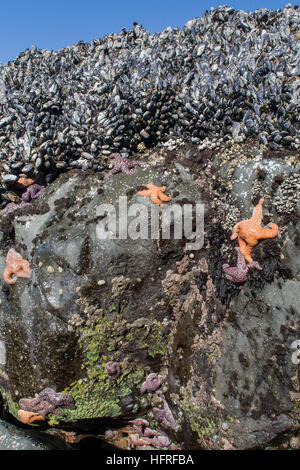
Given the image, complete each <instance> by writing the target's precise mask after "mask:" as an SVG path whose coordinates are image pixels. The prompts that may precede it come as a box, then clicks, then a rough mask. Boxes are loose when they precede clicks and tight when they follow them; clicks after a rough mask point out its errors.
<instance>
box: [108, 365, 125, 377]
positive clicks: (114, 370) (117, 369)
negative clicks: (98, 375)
mask: <svg viewBox="0 0 300 470" xmlns="http://www.w3.org/2000/svg"><path fill="white" fill-rule="evenodd" d="M105 369H106V372H107V373H108V375H116V376H117V377H118V376H119V375H120V374H121V366H120V364H119V363H118V362H113V361H110V362H108V363H107V364H106V366H105Z"/></svg>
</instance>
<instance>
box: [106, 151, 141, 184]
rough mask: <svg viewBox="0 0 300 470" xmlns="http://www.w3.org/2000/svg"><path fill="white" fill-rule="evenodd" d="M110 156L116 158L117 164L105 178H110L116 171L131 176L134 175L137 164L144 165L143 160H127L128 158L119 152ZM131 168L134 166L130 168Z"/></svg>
mask: <svg viewBox="0 0 300 470" xmlns="http://www.w3.org/2000/svg"><path fill="white" fill-rule="evenodd" d="M110 158H114V159H115V166H114V168H113V169H112V170H110V171H109V172H108V173H107V175H105V177H104V178H105V179H107V178H110V176H112V175H114V174H115V173H120V172H122V173H123V174H124V175H126V176H129V175H134V174H135V173H136V168H135V167H136V166H142V165H144V163H143V162H137V161H134V160H131V161H130V160H127V159H126V158H123V157H122V156H121V155H120V154H119V153H112V154H111V155H110ZM130 168H133V169H132V170H130Z"/></svg>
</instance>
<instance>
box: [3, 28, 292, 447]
mask: <svg viewBox="0 0 300 470" xmlns="http://www.w3.org/2000/svg"><path fill="white" fill-rule="evenodd" d="M190 27H192V25H190ZM189 149H190V151H191V152H190V155H191V157H190V158H186V155H187V148H186V146H183V148H182V149H181V151H179V152H176V153H174V152H173V153H172V152H167V154H164V153H163V152H162V153H160V155H159V157H160V158H158V155H153V156H152V160H151V163H150V162H149V163H148V165H147V166H144V167H139V168H138V169H137V172H136V174H134V175H129V176H125V175H123V174H121V173H118V174H116V175H113V176H112V177H111V178H109V179H107V180H103V179H101V178H99V174H98V173H94V172H92V171H88V172H82V171H79V170H73V171H71V172H69V173H67V174H65V175H62V176H60V178H59V179H58V180H56V181H55V182H54V183H52V184H50V185H49V186H48V187H47V189H46V190H45V192H44V193H43V194H42V195H41V196H40V198H39V199H37V200H36V201H35V202H34V203H33V204H32V205H30V207H24V208H22V209H19V210H18V212H17V214H16V213H12V214H10V215H9V216H7V218H3V219H2V220H1V221H0V230H1V234H2V235H1V237H2V238H1V239H0V250H1V256H0V270H1V271H2V272H3V269H4V266H5V256H6V253H7V251H8V249H9V248H11V247H12V246H14V247H15V249H16V250H17V251H18V252H20V253H21V254H22V256H23V258H24V259H27V260H28V261H29V263H30V267H31V269H32V276H31V278H30V279H18V280H17V282H16V283H15V284H14V285H12V286H6V285H5V284H4V282H3V281H2V280H1V284H2V289H1V290H0V300H1V304H0V340H1V341H2V342H3V344H4V345H5V351H6V354H5V357H6V363H5V364H4V365H3V369H4V370H3V374H6V375H3V374H2V375H0V391H1V395H2V397H3V400H4V401H5V402H6V406H7V407H8V409H9V411H10V413H11V414H12V415H14V416H15V417H16V416H17V410H18V401H19V399H20V398H24V397H26V398H28V397H34V395H35V394H36V393H39V392H40V391H41V390H42V389H43V388H45V387H51V388H53V389H55V390H56V392H64V393H67V394H68V395H70V396H72V398H73V399H74V401H75V409H65V410H63V416H57V415H53V414H52V415H47V416H46V422H44V424H43V425H44V426H49V427H51V426H55V427H56V428H59V427H62V426H65V425H66V424H67V426H68V427H69V428H71V429H74V430H81V431H83V432H86V431H87V432H92V433H94V434H99V432H100V431H99V428H101V435H104V433H105V429H103V428H106V429H115V426H116V427H118V426H119V425H118V422H119V420H120V419H122V427H120V429H119V430H117V429H116V430H115V431H114V432H115V433H116V434H117V435H118V436H119V437H120V439H119V444H118V446H119V447H120V448H124V449H129V448H134V446H135V445H139V446H143V445H144V446H147V448H149V449H150V448H158V447H159V443H160V441H158V440H153V436H152V434H151V433H150V431H149V430H148V431H147V438H146V437H145V436H146V434H145V436H143V439H144V440H143V442H141V441H140V440H135V439H133V438H132V436H134V434H135V433H134V430H132V429H129V428H127V426H125V427H123V425H124V421H129V420H133V419H146V420H147V421H148V422H149V426H151V429H154V430H162V432H163V433H164V435H165V436H166V438H167V439H169V441H168V442H170V444H169V447H168V448H169V449H178V448H183V449H253V448H265V447H266V446H267V445H268V444H270V443H271V442H273V441H274V439H275V438H280V437H281V436H283V435H284V436H286V438H287V439H290V438H291V437H292V436H294V435H295V432H296V431H297V429H299V424H300V410H299V401H300V391H299V385H298V382H297V375H296V374H297V368H298V365H297V364H296V363H295V360H294V359H293V357H294V356H293V353H294V352H295V348H294V349H293V346H292V345H293V344H294V343H295V341H298V340H300V338H299V325H300V308H299V287H300V285H299V283H300V275H299V272H300V269H299V268H300V250H299V242H298V241H299V231H300V205H299V204H300V203H299V197H298V194H299V186H298V185H299V177H298V175H299V162H298V161H297V158H296V156H295V154H293V152H291V153H289V152H288V151H286V152H285V153H284V152H282V153H281V152H277V151H268V152H266V151H265V150H262V148H261V147H260V146H259V145H254V144H253V143H251V145H249V143H247V142H245V143H237V142H235V143H234V144H233V145H232V146H230V145H228V148H227V147H224V148H223V150H214V151H207V150H204V151H199V149H198V148H197V147H196V146H194V147H193V146H191V145H190V144H189ZM155 161H160V163H153V162H155ZM150 181H151V182H153V183H154V184H156V185H159V186H166V187H167V188H166V194H168V195H169V196H170V197H171V198H172V199H171V201H170V202H164V204H163V206H162V208H161V210H162V213H161V214H164V213H166V211H167V208H168V207H171V205H172V204H173V203H175V202H176V203H177V204H178V205H179V206H180V207H182V206H183V205H184V204H195V202H199V203H200V202H201V203H204V204H205V226H204V230H205V237H204V245H203V246H202V247H201V248H200V249H194V250H192V253H191V252H190V251H189V250H187V249H186V241H187V240H185V239H181V240H176V239H174V236H171V237H170V239H167V238H166V239H164V238H163V237H162V236H160V237H158V239H149V238H147V237H145V238H144V239H141V238H138V237H137V238H136V239H133V238H126V237H125V236H124V237H123V238H119V239H118V238H109V237H108V235H107V232H108V231H110V232H111V233H112V234H114V233H117V232H118V230H121V228H122V227H121V223H123V222H124V226H125V227H131V229H133V219H131V218H129V222H128V221H127V222H126V217H125V213H124V211H123V212H121V214H120V218H119V223H118V225H117V226H115V225H114V223H113V222H114V211H113V208H118V203H119V197H121V196H124V195H127V197H128V205H129V207H131V208H132V210H133V207H134V206H133V204H134V203H139V204H141V205H142V206H141V207H140V210H143V209H142V208H148V209H153V210H154V211H155V210H159V209H158V206H156V205H155V204H154V203H153V202H152V201H151V199H150V198H148V197H143V196H139V195H138V194H137V193H138V192H139V191H140V190H141V188H143V187H144V185H145V184H147V183H149V182H150ZM261 197H264V198H265V202H264V206H263V221H262V224H263V225H267V224H268V223H269V222H270V221H272V222H274V223H276V224H277V225H278V226H279V234H278V236H277V237H276V238H274V239H270V240H262V241H260V242H259V244H258V245H257V246H255V247H254V248H253V250H252V255H253V259H254V260H255V261H258V262H259V264H260V265H261V266H262V270H261V271H259V270H251V269H250V270H249V272H248V280H247V281H246V282H245V283H243V284H241V285H237V284H234V283H232V282H231V281H229V280H227V279H226V278H224V276H223V270H222V266H223V264H224V263H226V262H227V263H229V264H230V265H234V264H233V262H232V261H233V260H235V247H236V246H237V242H236V240H234V241H231V240H230V236H231V233H232V227H233V226H234V225H235V224H236V223H237V222H238V221H240V220H243V219H245V218H248V217H249V216H250V215H251V213H252V208H253V206H254V205H255V204H256V201H257V200H258V199H259V198H261ZM100 204H111V205H112V206H108V205H106V206H105V207H104V208H105V210H106V211H109V215H108V216H107V213H106V212H101V211H100V208H99V206H100ZM97 208H98V209H97ZM164 211H165V212H164ZM105 217H106V218H105ZM148 217H149V212H148V213H147V218H146V219H145V221H144V222H143V223H142V224H141V227H140V228H141V230H142V232H143V230H145V229H146V228H147V227H148V226H149V222H150V220H149V218H148ZM171 220H172V221H173V222H174V221H175V220H177V219H175V216H174V217H173V219H171ZM104 221H106V227H104V225H103V223H104ZM101 227H102V231H101V230H100V229H101ZM104 228H105V230H104ZM104 231H105V232H106V238H105V237H102V238H101V239H100V238H99V237H100V235H101V234H103V233H104ZM132 233H134V232H132ZM135 234H136V233H135ZM191 254H192V255H193V256H190V255H191ZM49 266H51V267H52V268H53V270H54V272H52V273H49V271H48V269H47V268H48V267H49ZM99 281H105V282H99ZM111 363H118V364H119V365H120V369H119V372H120V374H109V373H108V372H107V370H109V367H110V365H111ZM1 367H2V366H1ZM150 374H154V376H157V377H160V378H161V381H162V384H161V387H160V388H158V389H155V390H153V391H152V392H151V393H149V390H148V393H147V394H146V393H145V394H144V395H143V394H142V393H141V386H142V384H143V383H144V382H145V380H146V378H147V377H148V376H150ZM166 416H168V419H167V418H166ZM164 418H165V419H164ZM120 422H121V421H120ZM99 423H100V424H99ZM120 426H121V425H120ZM124 429H125V430H124ZM145 432H146V431H145ZM149 433H150V434H151V435H150V434H149ZM148 434H149V436H148ZM126 436H128V437H126ZM130 436H131V438H130ZM130 439H131V440H130ZM108 442H111V440H110V439H108ZM134 442H137V443H138V444H134ZM166 442H167V440H166ZM287 442H288V441H287ZM160 444H161V443H160ZM157 446H158V447H157Z"/></svg>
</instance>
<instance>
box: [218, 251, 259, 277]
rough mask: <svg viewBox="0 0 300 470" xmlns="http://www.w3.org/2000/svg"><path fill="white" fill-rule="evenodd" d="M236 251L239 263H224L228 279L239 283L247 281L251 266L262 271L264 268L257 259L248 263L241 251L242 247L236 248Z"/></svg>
mask: <svg viewBox="0 0 300 470" xmlns="http://www.w3.org/2000/svg"><path fill="white" fill-rule="evenodd" d="M236 251H237V254H238V259H237V265H236V266H234V267H230V266H229V264H223V270H224V271H225V273H226V275H225V277H226V279H228V280H229V281H232V282H234V283H236V284H237V283H239V282H245V281H247V274H248V271H249V268H255V269H259V270H260V271H261V270H262V268H261V266H260V264H259V263H258V262H257V261H252V263H249V264H248V265H246V261H245V258H244V256H243V255H242V253H241V252H240V249H239V248H236Z"/></svg>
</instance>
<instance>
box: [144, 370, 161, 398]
mask: <svg viewBox="0 0 300 470" xmlns="http://www.w3.org/2000/svg"><path fill="white" fill-rule="evenodd" d="M162 383H163V377H162V376H161V375H157V374H155V372H152V374H149V375H148V377H147V378H146V380H145V382H143V383H142V386H141V393H144V392H156V390H158V389H159V388H160V386H161V384H162Z"/></svg>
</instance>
